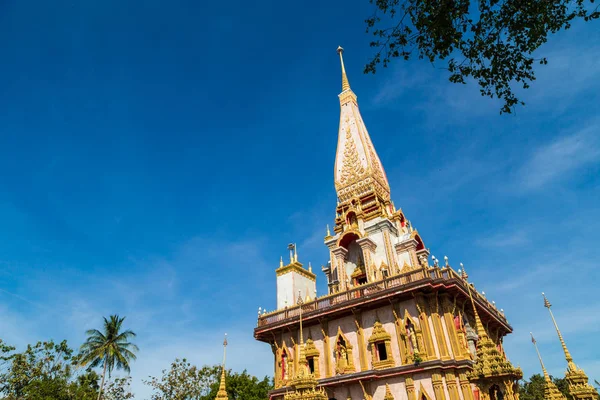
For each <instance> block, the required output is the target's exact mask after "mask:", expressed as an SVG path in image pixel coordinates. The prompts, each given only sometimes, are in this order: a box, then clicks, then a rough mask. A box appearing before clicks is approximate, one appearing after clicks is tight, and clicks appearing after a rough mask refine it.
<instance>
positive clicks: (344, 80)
mask: <svg viewBox="0 0 600 400" xmlns="http://www.w3.org/2000/svg"><path fill="white" fill-rule="evenodd" d="M337 53H338V54H339V55H340V62H341V64H342V92H345V91H346V90H350V82H348V77H347V76H346V68H345V67H344V57H343V56H342V53H344V48H343V47H342V46H338V48H337Z"/></svg>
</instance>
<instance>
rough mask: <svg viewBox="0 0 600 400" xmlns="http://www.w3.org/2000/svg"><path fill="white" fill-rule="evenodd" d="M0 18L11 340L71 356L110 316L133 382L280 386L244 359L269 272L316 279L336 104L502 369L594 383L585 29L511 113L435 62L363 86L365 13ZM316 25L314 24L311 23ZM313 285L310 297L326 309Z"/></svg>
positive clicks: (85, 5) (142, 8)
mask: <svg viewBox="0 0 600 400" xmlns="http://www.w3.org/2000/svg"><path fill="white" fill-rule="evenodd" d="M199 3H200V2H192V1H187V2H186V1H170V2H164V1H145V2H143V4H141V3H139V2H136V3H135V5H134V2H117V1H108V0H106V1H102V2H99V1H98V2H96V1H93V2H92V1H89V2H73V1H70V2H66V1H55V2H31V1H11V0H9V1H4V2H2V3H0V49H1V50H2V55H3V57H2V59H3V60H2V63H1V64H0V73H1V74H2V76H3V77H4V79H2V80H1V81H0V133H1V134H0V174H1V176H0V220H1V221H2V228H1V229H0V321H1V322H0V337H1V338H2V339H4V340H6V341H8V342H9V343H13V344H16V345H18V346H22V345H24V344H26V343H29V342H34V341H37V340H43V339H48V338H54V339H56V340H61V339H63V338H66V339H68V340H69V341H70V343H71V344H72V345H73V346H79V344H80V343H81V342H82V341H83V340H84V332H85V330H86V329H88V328H91V327H97V326H99V325H100V323H101V317H102V316H105V315H109V314H112V313H119V314H121V315H125V316H127V323H128V326H129V327H130V328H131V329H133V330H135V331H136V332H137V333H138V345H139V347H140V354H139V360H138V362H136V363H135V364H134V365H133V367H132V375H133V377H134V388H135V390H136V392H137V393H138V394H140V395H142V396H143V395H146V394H147V393H148V389H147V388H145V387H144V386H143V385H142V384H141V383H140V379H142V378H144V377H146V376H148V375H149V374H159V373H160V370H161V369H163V368H165V367H167V366H168V364H169V362H170V361H172V360H173V359H174V358H175V357H187V358H189V359H191V360H192V361H194V362H195V363H198V364H204V363H208V364H213V363H218V362H219V361H220V358H221V351H222V349H221V346H220V344H221V341H222V335H223V333H224V332H228V333H229V336H230V341H229V342H230V347H229V352H228V354H229V356H228V359H229V366H230V367H232V368H233V369H235V370H241V369H243V368H247V369H248V370H249V372H251V373H253V374H256V375H265V374H269V375H270V374H271V373H272V354H271V350H270V348H269V347H268V345H264V344H261V343H255V342H254V340H253V338H252V329H253V327H254V326H255V322H256V319H255V318H256V311H257V308H258V307H259V306H262V307H266V308H268V309H273V308H274V306H275V274H274V269H275V268H276V267H277V266H278V261H279V257H280V255H285V254H286V246H287V244H288V243H289V242H297V243H298V250H299V256H300V260H301V261H302V262H304V263H305V264H306V263H308V261H312V263H313V266H315V267H318V266H319V265H321V264H323V263H325V262H326V257H327V251H326V248H325V247H324V245H323V244H322V239H323V236H324V233H325V225H326V224H327V223H331V221H332V219H333V216H334V208H335V192H334V188H333V163H334V156H335V146H336V140H337V125H338V116H339V103H338V99H337V94H338V93H339V91H340V89H341V83H340V71H339V64H338V59H337V55H336V53H335V49H336V47H337V46H338V45H342V46H344V47H345V49H346V53H345V59H346V64H347V65H346V66H347V71H348V75H349V78H350V83H351V85H352V88H353V89H354V91H355V92H356V93H357V95H358V97H359V104H360V107H361V111H362V114H363V118H364V120H365V122H366V124H367V127H368V128H369V131H370V133H371V136H372V139H373V141H374V144H375V146H376V148H377V151H378V153H379V155H380V157H381V159H382V162H383V164H384V166H385V168H386V171H387V174H388V178H389V180H390V185H391V187H392V197H393V199H394V201H395V204H396V206H397V207H401V208H402V209H403V210H404V212H405V213H406V215H407V216H408V218H409V219H410V220H411V221H412V223H413V225H414V226H415V227H417V228H418V229H419V232H420V233H421V234H422V236H423V238H424V240H425V244H426V246H427V247H429V248H430V249H431V251H432V254H434V255H436V256H437V257H438V258H441V257H443V256H444V255H447V256H448V257H449V258H450V262H451V264H453V265H454V266H456V267H457V266H458V263H459V262H463V263H464V264H465V266H466V267H467V271H468V272H469V275H470V278H471V279H472V280H473V281H474V282H475V283H476V285H477V287H478V288H479V289H480V290H484V291H485V292H486V294H487V296H488V298H490V299H493V300H495V301H496V303H497V305H498V307H499V308H503V309H504V310H505V312H506V314H507V316H508V318H509V321H510V322H511V323H512V324H513V326H514V329H515V333H514V334H513V335H510V336H509V337H508V338H507V339H506V348H507V351H508V354H509V356H510V358H511V360H512V361H513V362H514V363H515V364H518V365H520V366H521V367H523V368H524V371H525V374H526V376H529V375H530V374H532V373H536V372H539V370H540V368H539V365H538V361H537V358H536V355H535V350H534V349H533V347H532V345H531V342H530V339H529V337H528V335H529V332H530V331H533V332H534V334H535V335H536V338H537V339H538V343H539V345H540V351H541V352H542V356H543V357H544V361H545V363H546V366H547V368H548V369H549V371H550V372H551V373H552V374H555V375H559V376H560V375H562V374H563V371H564V369H565V362H564V359H563V356H562V353H561V348H560V345H559V343H558V341H557V339H556V334H555V332H554V331H553V326H552V323H551V320H550V318H549V315H548V313H547V310H546V309H544V308H543V302H542V299H541V295H540V292H542V291H545V292H546V293H547V295H548V296H549V299H550V301H551V302H552V303H553V304H554V312H555V315H556V317H557V319H558V321H559V323H560V325H561V328H562V330H563V333H564V335H565V337H566V340H567V344H568V346H569V348H570V350H571V353H572V354H573V356H574V357H575V361H576V362H577V363H578V364H579V365H580V366H582V367H583V368H584V369H585V370H586V372H587V373H588V375H590V377H592V378H596V379H600V362H599V361H598V359H599V358H600V350H598V348H597V346H595V339H596V338H597V337H598V333H599V332H600V313H599V312H598V309H599V307H600V300H598V297H597V296H596V290H597V289H596V285H597V283H598V281H599V279H598V278H599V274H598V272H597V270H596V264H597V260H598V259H599V258H600V250H599V248H598V231H599V229H600V206H599V204H600V202H598V198H600V184H599V180H598V176H599V172H600V134H599V130H600V119H599V114H598V110H599V107H598V104H600V95H599V93H600V46H599V44H598V43H600V30H599V29H598V26H597V23H596V24H595V25H594V24H588V25H585V24H575V26H574V28H573V29H571V30H570V31H568V32H566V33H561V34H559V35H555V36H554V37H552V38H551V40H550V42H549V43H548V44H547V45H545V46H544V47H543V48H542V49H541V50H540V51H539V55H546V56H547V57H548V59H549V64H548V65H547V66H544V67H542V68H540V69H538V80H537V81H536V82H535V83H534V85H533V87H532V88H531V89H529V90H527V91H524V92H522V98H523V99H524V100H525V101H526V103H527V106H525V107H520V108H518V109H517V112H516V114H514V115H502V116H500V115H499V113H498V110H499V107H500V105H499V103H497V102H496V101H494V100H490V99H487V98H482V97H481V96H480V95H479V92H478V90H477V87H476V86H474V85H467V86H458V85H453V84H450V83H448V82H447V74H446V72H445V71H444V70H443V69H442V68H440V67H442V66H443V65H439V66H437V68H435V67H433V66H431V65H430V64H428V63H425V62H419V61H415V62H409V63H406V62H396V63H394V64H393V66H392V67H390V68H388V69H386V70H381V71H380V72H379V73H378V74H377V75H374V76H373V75H363V74H362V68H363V66H364V64H365V63H366V62H367V60H368V58H369V55H370V54H372V51H371V49H369V47H368V42H369V40H370V37H369V36H367V35H366V34H365V33H364V22H363V21H364V19H365V18H366V17H367V16H368V15H369V13H370V12H371V8H370V6H369V4H368V2H367V1H366V0H365V1H357V2H345V1H329V2H312V3H311V2H304V3H302V4H300V3H298V4H295V5H291V4H286V5H282V3H281V2H271V1H263V2H254V3H248V2H226V3H223V4H221V3H218V2H217V3H215V2H212V3H207V4H205V5H202V4H199ZM309 10H310V11H309ZM324 281H325V279H324V277H323V276H322V275H320V276H319V282H318V287H319V292H320V293H324V292H325V285H324V283H325V282H324Z"/></svg>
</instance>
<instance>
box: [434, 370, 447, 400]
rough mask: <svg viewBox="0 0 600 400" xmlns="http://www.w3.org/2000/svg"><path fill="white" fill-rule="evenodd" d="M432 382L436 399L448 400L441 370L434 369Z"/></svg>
mask: <svg viewBox="0 0 600 400" xmlns="http://www.w3.org/2000/svg"><path fill="white" fill-rule="evenodd" d="M431 383H432V384H433V392H434V393H435V399H436V400H446V392H444V381H442V374H441V373H440V371H439V370H434V371H433V372H432V374H431Z"/></svg>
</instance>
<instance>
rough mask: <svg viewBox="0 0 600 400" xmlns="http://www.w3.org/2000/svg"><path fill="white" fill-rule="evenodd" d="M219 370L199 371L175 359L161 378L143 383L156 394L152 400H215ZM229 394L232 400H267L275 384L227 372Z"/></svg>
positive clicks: (215, 368)
mask: <svg viewBox="0 0 600 400" xmlns="http://www.w3.org/2000/svg"><path fill="white" fill-rule="evenodd" d="M220 377H221V367H220V366H218V365H217V366H212V367H211V366H203V367H202V368H198V367H196V366H194V365H192V364H190V363H189V362H188V361H187V360H186V359H182V360H180V359H176V360H175V361H174V362H173V363H172V364H171V368H170V369H169V370H163V371H162V377H160V378H157V377H150V380H149V381H145V382H144V383H145V384H147V385H149V386H151V387H152V389H153V390H154V392H153V394H152V397H151V400H189V399H194V400H213V399H214V398H215V396H216V395H217V391H218V390H219V381H220ZM226 380H227V393H228V395H229V399H230V400H237V399H240V400H241V399H244V400H264V399H266V398H268V396H267V393H268V392H269V391H270V390H272V389H273V383H272V380H270V379H269V378H267V377H265V378H263V379H262V380H259V379H258V378H256V377H254V376H252V375H249V374H248V373H247V372H246V371H243V372H242V373H241V374H240V373H232V372H231V371H227V372H226Z"/></svg>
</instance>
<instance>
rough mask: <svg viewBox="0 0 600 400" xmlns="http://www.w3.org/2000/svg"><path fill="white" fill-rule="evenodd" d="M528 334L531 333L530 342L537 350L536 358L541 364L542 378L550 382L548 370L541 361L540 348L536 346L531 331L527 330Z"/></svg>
mask: <svg viewBox="0 0 600 400" xmlns="http://www.w3.org/2000/svg"><path fill="white" fill-rule="evenodd" d="M529 334H530V335H531V342H532V343H533V345H534V346H535V351H536V352H537V355H538V358H539V359H540V364H541V366H542V372H543V373H544V379H545V380H546V382H550V375H548V371H546V367H544V362H543V361H542V356H541V354H540V350H539V349H538V347H537V342H536V341H535V338H534V337H533V333H531V332H529Z"/></svg>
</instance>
